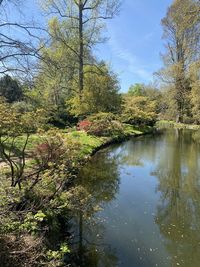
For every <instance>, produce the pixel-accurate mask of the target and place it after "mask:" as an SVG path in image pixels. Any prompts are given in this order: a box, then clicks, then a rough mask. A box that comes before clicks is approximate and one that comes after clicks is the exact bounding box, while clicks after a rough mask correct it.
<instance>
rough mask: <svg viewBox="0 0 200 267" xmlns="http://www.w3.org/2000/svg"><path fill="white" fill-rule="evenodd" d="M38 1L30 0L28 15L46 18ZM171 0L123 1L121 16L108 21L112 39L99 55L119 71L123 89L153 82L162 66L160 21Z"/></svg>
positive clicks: (109, 33) (101, 48)
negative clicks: (41, 12) (40, 9)
mask: <svg viewBox="0 0 200 267" xmlns="http://www.w3.org/2000/svg"><path fill="white" fill-rule="evenodd" d="M36 2H37V0H34V1H33V0H28V1H27V2H26V4H27V14H26V15H28V16H29V17H33V19H34V20H37V21H42V19H41V14H40V16H39V10H38V8H37V5H36ZM171 3H172V0H122V6H121V12H120V15H119V16H118V17H116V18H115V19H113V20H109V21H107V31H106V35H107V36H108V37H109V40H108V41H107V43H104V44H101V45H99V46H98V47H97V48H96V50H95V54H96V55H97V56H98V58H99V59H104V60H106V61H107V62H108V64H109V65H110V66H111V68H112V70H113V71H114V72H116V73H117V74H118V76H119V79H120V84H121V90H122V91H123V92H126V91H127V90H128V88H129V86H130V85H131V84H134V83H149V82H151V81H153V73H154V72H155V71H157V70H158V69H159V68H160V67H161V66H162V60H161V58H160V53H161V52H162V51H163V49H164V44H163V43H164V42H163V40H162V27H161V23H160V21H161V19H162V18H163V17H164V16H165V14H166V11H167V7H168V6H170V4H171Z"/></svg>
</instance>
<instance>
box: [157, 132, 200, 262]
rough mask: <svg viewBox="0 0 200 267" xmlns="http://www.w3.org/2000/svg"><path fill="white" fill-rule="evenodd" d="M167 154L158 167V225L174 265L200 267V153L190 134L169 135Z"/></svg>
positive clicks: (167, 136) (177, 133)
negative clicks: (159, 194)
mask: <svg viewBox="0 0 200 267" xmlns="http://www.w3.org/2000/svg"><path fill="white" fill-rule="evenodd" d="M166 138H167V139H168V140H169V141H168V142H167V143H169V142H170V143H171V144H173V146H166V152H165V154H163V156H162V158H161V159H160V161H159V163H158V167H157V171H156V174H157V177H158V179H159V186H158V191H160V192H161V199H160V202H159V204H158V207H157V219H156V223H157V224H158V225H159V228H160V232H161V233H162V235H163V236H164V237H165V246H166V250H167V251H168V253H169V254H170V256H171V264H172V266H178V265H180V266H185V267H188V266H191V267H193V266H194V267H196V266H199V263H200V253H199V249H200V183H199V181H200V177H199V150H198V149H197V144H196V143H195V142H194V141H192V132H191V131H185V132H183V131H181V130H179V131H176V133H175V134H174V133H173V132H168V134H167V135H166Z"/></svg>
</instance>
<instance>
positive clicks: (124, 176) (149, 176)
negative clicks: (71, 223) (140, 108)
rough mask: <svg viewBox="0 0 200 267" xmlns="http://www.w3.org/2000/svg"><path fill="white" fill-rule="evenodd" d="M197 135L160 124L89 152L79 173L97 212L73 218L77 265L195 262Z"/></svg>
mask: <svg viewBox="0 0 200 267" xmlns="http://www.w3.org/2000/svg"><path fill="white" fill-rule="evenodd" d="M198 138H199V137H198V134H197V132H195V131H190V130H166V131H164V132H160V133H159V134H154V135H146V136H142V137H138V138H134V139H132V140H129V141H127V142H124V143H122V144H118V145H113V146H110V147H109V148H106V149H104V150H102V151H100V152H98V153H97V154H96V155H95V156H93V157H92V159H91V161H90V162H89V163H88V164H87V165H86V166H85V167H84V168H83V170H82V172H81V174H80V178H81V183H82V185H83V186H84V187H85V188H86V189H87V190H88V191H89V193H90V194H91V200H90V202H91V205H92V206H93V207H96V212H92V213H90V214H88V216H84V214H81V213H80V216H79V219H78V220H77V233H78V236H79V238H78V239H77V242H78V243H79V252H80V254H79V263H77V264H76V265H75V266H87V267H117V266H118V267H122V266H123V267H153V266H161V267H165V266H166V267H169V266H170V267H174V266H184V267H198V266H200V153H199V145H198Z"/></svg>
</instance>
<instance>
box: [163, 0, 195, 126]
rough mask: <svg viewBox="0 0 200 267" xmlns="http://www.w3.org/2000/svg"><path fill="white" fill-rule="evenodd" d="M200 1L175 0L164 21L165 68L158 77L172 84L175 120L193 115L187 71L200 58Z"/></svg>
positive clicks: (181, 119)
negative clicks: (191, 112)
mask: <svg viewBox="0 0 200 267" xmlns="http://www.w3.org/2000/svg"><path fill="white" fill-rule="evenodd" d="M199 10H200V7H199V1H194V0H174V2H173V3H172V5H171V6H170V7H169V8H168V11H167V15H166V17H165V18H164V19H163V20H162V26H163V30H164V35H163V37H164V38H165V39H166V54H165V55H164V56H163V60H164V64H165V68H164V69H162V70H161V71H160V72H159V76H160V78H161V79H162V81H164V82H165V83H166V82H167V83H170V84H171V86H170V88H171V89H172V90H173V91H174V93H173V97H174V99H175V103H176V121H177V122H179V121H180V122H181V121H183V119H184V116H188V115H190V111H189V108H190V105H189V99H188V97H187V96H188V94H189V93H190V91H191V87H190V83H189V79H188V68H189V65H190V64H191V63H192V62H193V61H195V60H196V59H197V58H198V57H199V51H200V50H199V40H200V39H199V38H200V37H199V36H200V35H199V27H200V16H199V14H200V12H199Z"/></svg>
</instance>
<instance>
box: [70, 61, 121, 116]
mask: <svg viewBox="0 0 200 267" xmlns="http://www.w3.org/2000/svg"><path fill="white" fill-rule="evenodd" d="M84 73H85V76H84V91H83V93H82V95H81V98H80V96H79V93H78V91H77V93H76V94H75V95H74V96H73V97H72V98H71V99H70V100H69V101H68V104H69V105H70V107H71V108H70V111H71V113H72V114H73V115H76V116H79V115H90V114H93V113H98V112H114V113H115V112H118V111H119V110H120V104H121V97H120V95H119V92H118V91H119V82H118V79H117V77H116V75H115V74H113V73H112V72H111V71H110V70H109V68H108V67H107V66H106V65H105V64H104V63H102V64H99V65H98V66H90V67H85V69H84Z"/></svg>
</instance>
